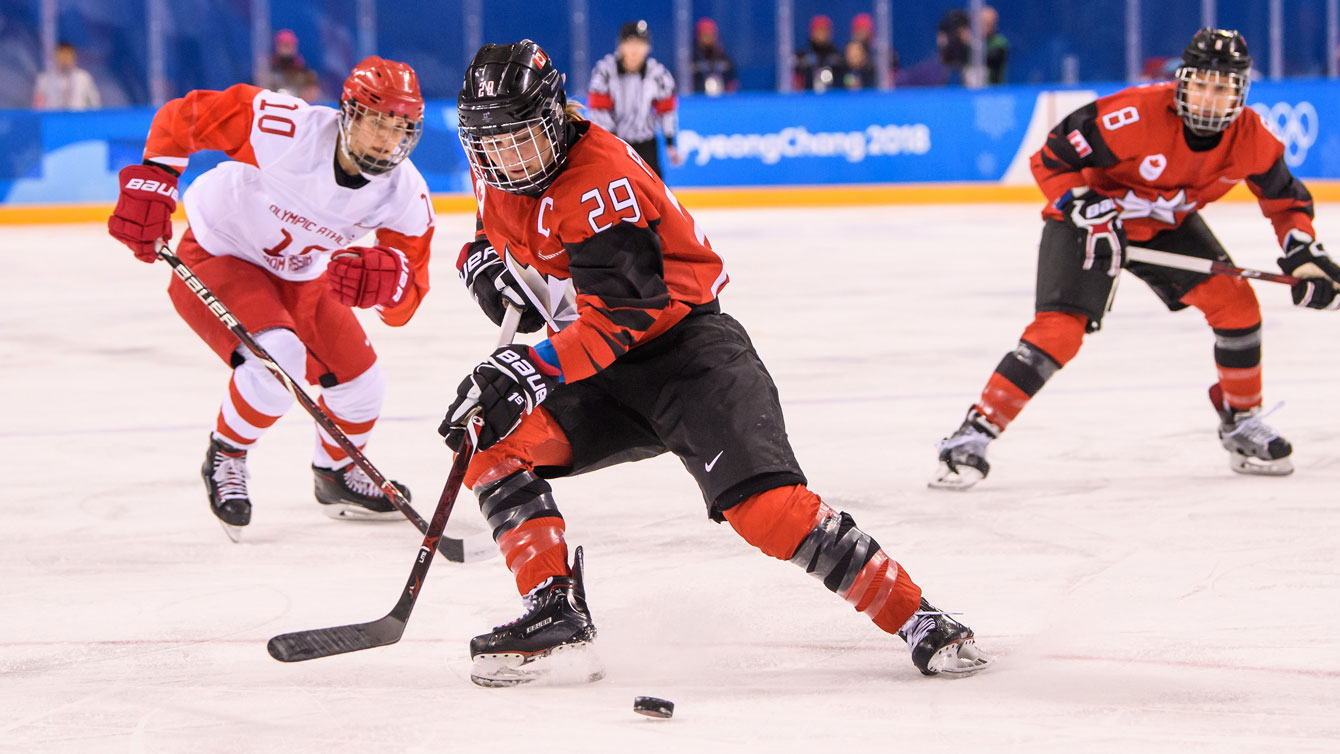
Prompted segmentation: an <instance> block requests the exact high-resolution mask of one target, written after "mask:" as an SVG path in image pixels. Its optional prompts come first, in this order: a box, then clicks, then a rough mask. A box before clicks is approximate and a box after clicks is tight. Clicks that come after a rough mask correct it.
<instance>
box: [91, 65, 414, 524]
mask: <svg viewBox="0 0 1340 754" xmlns="http://www.w3.org/2000/svg"><path fill="white" fill-rule="evenodd" d="M422 129H423V97H422V96H421V95H420V93H419V81H418V77H417V76H416V75H415V73H414V70H413V69H412V68H410V67H409V66H408V65H405V64H404V63H398V62H395V61H391V60H383V59H382V58H379V57H375V56H374V57H369V58H367V59H365V60H363V61H362V62H360V63H359V64H358V65H357V66H355V67H354V69H353V71H352V72H351V73H350V75H349V77H348V79H346V80H345V82H344V90H343V93H342V95H341V98H340V106H339V109H338V110H335V109H332V108H329V107H320V106H313V105H309V104H307V103H306V102H304V101H302V100H301V99H298V98H297V97H293V96H291V95H288V94H282V93H279V92H272V91H266V90H264V89H260V88H258V87H254V86H250V85H248V84H237V85H236V86H232V87H230V88H228V89H225V90H223V91H206V90H197V91H193V92H190V93H189V94H187V95H186V96H185V97H181V98H179V99H174V100H172V101H171V102H168V103H167V104H166V105H164V106H163V107H162V108H161V109H160V110H159V111H158V113H157V114H156V115H155V116H154V120H153V124H152V126H151V127H150V130H149V138H148V141H147V143H146V145H145V149H144V163H143V164H142V165H131V166H129V167H126V168H124V169H123V170H121V174H120V178H121V194H120V198H119V199H118V201H117V204H116V209H115V212H114V213H113V215H112V217H111V218H110V219H109V220H108V222H107V225H108V230H109V232H110V233H111V235H112V236H113V237H115V238H116V239H117V240H119V241H121V242H122V243H124V244H126V245H127V246H129V247H130V248H131V250H132V251H133V252H134V254H135V257H136V258H137V259H139V260H141V261H143V262H153V261H155V260H156V259H157V244H158V240H159V239H163V240H169V239H171V238H172V212H173V210H174V209H175V208H176V204H177V178H178V176H179V175H181V173H182V171H184V170H185V169H186V166H187V163H188V160H189V157H190V155H191V154H192V153H194V152H197V151H200V150H202V149H218V150H222V151H224V152H226V153H227V154H228V156H229V157H231V158H232V160H231V161H228V162H224V163H222V164H220V165H218V166H217V167H215V168H213V169H211V170H209V171H207V172H205V173H204V174H203V175H201V176H200V177H198V178H196V179H195V181H194V182H193V183H192V184H191V186H190V188H189V189H187V191H186V194H185V196H184V197H183V203H184V204H185V208H186V219H187V222H188V223H189V226H190V227H189V228H188V229H187V231H186V232H185V234H183V237H182V239H181V242H180V243H178V244H177V250H176V254H177V256H178V257H180V258H181V259H182V261H184V262H185V263H186V264H187V265H188V266H189V267H190V268H191V270H192V271H194V272H195V273H196V275H197V276H198V277H199V278H200V280H201V281H202V282H203V283H204V284H205V285H206V286H208V287H209V289H210V290H211V291H213V292H214V294H215V295H216V296H217V297H218V299H219V300H220V301H221V302H222V303H223V304H224V305H225V306H226V307H227V308H228V309H230V310H231V311H232V312H233V314H234V315H235V316H236V317H237V318H238V319H239V320H240V322H241V324H242V325H243V326H244V327H245V328H246V329H247V331H248V332H251V333H253V334H255V336H256V340H257V342H258V343H259V344H260V345H261V347H262V348H263V349H264V350H265V351H267V352H268V353H269V354H271V355H272V356H273V357H274V358H275V360H276V361H277V362H278V363H279V366H280V367H282V368H283V369H284V371H285V372H287V373H288V374H290V375H293V376H294V377H295V378H297V379H301V378H302V376H303V375H305V376H306V378H307V381H308V382H310V383H312V384H313V385H320V386H321V398H320V401H319V405H320V407H321V408H322V409H323V410H325V411H326V412H327V413H328V414H329V415H330V416H331V418H332V419H333V420H334V422H335V424H336V426H338V427H339V428H340V429H341V430H342V431H343V432H344V433H345V434H346V435H347V436H348V437H349V439H350V440H352V441H353V443H354V444H355V445H356V446H358V447H359V448H360V449H361V448H362V447H363V445H364V444H365V443H366V442H367V440H368V436H369V434H370V433H371V432H372V428H373V425H374V424H376V421H377V418H378V416H379V414H380V412H381V405H382V397H383V395H384V393H385V390H386V380H385V377H384V376H383V374H382V371H381V367H380V366H378V364H377V355H376V353H375V352H374V351H373V349H372V346H371V345H370V344H369V342H368V339H367V336H366V335H365V334H364V332H363V328H362V326H361V325H360V324H359V322H358V319H357V318H356V317H355V316H354V312H353V310H352V309H351V308H350V307H360V308H375V309H376V310H377V312H378V313H379V314H380V315H381V319H382V321H383V322H385V323H386V324H388V325H392V326H399V325H403V324H405V323H406V322H408V321H409V319H410V317H412V316H413V315H414V312H415V310H416V309H417V308H418V306H419V303H420V302H421V301H422V300H423V297H424V295H425V294H427V292H428V274H427V269H428V257H429V244H430V242H431V240H432V237H433V227H434V216H433V206H432V203H431V202H430V201H429V198H428V186H427V184H426V183H425V182H424V179H423V176H421V175H420V174H419V171H418V170H416V169H415V167H414V165H413V164H412V163H411V162H410V161H409V159H408V157H409V155H410V153H411V152H412V151H413V150H414V147H415V145H417V144H418V141H419V136H420V134H421V133H422ZM369 231H375V233H376V241H375V243H374V244H373V245H372V246H357V245H354V242H355V240H356V239H358V238H359V237H361V236H363V235H364V234H366V233H368V232H369ZM168 295H169V296H170V297H171V299H172V303H173V305H174V306H175V307H176V309H177V312H178V314H180V315H181V317H182V319H184V320H185V321H186V323H187V324H188V325H190V327H191V329H192V330H194V331H195V332H196V334H197V335H199V336H200V338H201V339H202V340H204V341H205V343H206V345H208V346H209V347H210V349H211V350H213V351H214V353H215V354H217V355H218V357H219V358H220V359H222V360H223V362H224V363H225V364H227V365H228V366H229V367H230V368H232V375H231V378H230V379H229V381H228V389H227V392H226V393H225V394H224V396H223V402H222V406H221V407H220V409H219V413H218V417H217V420H216V422H215V426H214V430H213V432H212V433H211V435H210V442H209V449H208V451H207V452H206V456H205V462H204V466H203V467H202V470H201V473H202V475H203V476H204V481H205V487H206V491H207V493H208V497H209V504H210V509H211V510H212V511H213V512H214V515H215V516H217V517H218V518H219V520H220V521H221V522H222V523H223V525H224V528H225V530H227V531H228V533H229V535H230V536H232V537H234V538H236V537H237V536H239V535H240V532H241V528H240V527H243V526H246V525H247V524H249V523H250V521H251V508H252V506H251V496H250V493H249V491H248V485H247V479H248V477H249V473H248V471H247V466H246V458H247V452H248V451H249V450H250V449H251V447H252V446H253V445H254V444H255V443H256V442H257V440H259V439H260V437H261V435H262V434H264V432H265V431H266V429H268V428H269V427H270V426H271V425H272V424H274V423H275V422H276V421H278V419H279V417H280V416H282V415H283V414H284V412H286V411H287V410H288V408H289V407H290V406H291V405H292V404H293V400H294V399H293V396H292V395H290V394H289V393H288V391H287V390H286V389H285V387H284V385H283V384H282V383H281V382H280V381H279V380H278V379H276V377H275V376H274V375H272V374H271V373H270V372H269V371H268V370H267V369H266V368H265V366H264V365H263V364H262V363H261V362H260V360H259V359H258V358H257V357H256V356H255V355H254V354H252V353H251V352H250V351H249V350H248V349H246V348H244V347H242V346H241V345H240V344H239V342H238V339H237V336H236V335H234V334H233V333H232V332H231V331H230V330H228V329H227V328H226V327H224V325H223V324H222V323H221V322H219V321H218V319H216V318H215V316H214V315H213V314H212V313H210V312H209V311H208V310H207V309H206V308H205V306H204V305H203V304H202V303H201V302H200V300H199V299H197V298H196V296H195V294H194V293H193V292H192V291H191V290H190V289H189V288H188V287H187V286H186V285H185V284H184V283H183V282H182V281H181V280H180V279H179V278H177V277H173V279H172V282H171V283H170V284H169V286H168ZM312 472H313V475H314V478H315V482H314V485H315V487H314V489H315V494H316V499H317V502H319V503H321V504H322V506H323V510H324V511H325V512H326V513H327V515H330V516H331V517H333V518H341V519H354V518H361V519H381V518H388V517H389V518H395V517H396V515H395V514H396V508H395V507H394V505H393V504H392V503H391V501H390V500H388V499H387V497H386V494H385V493H384V492H383V491H382V490H381V489H380V488H378V487H377V486H376V485H375V484H373V483H372V480H371V479H369V478H368V476H367V475H366V474H365V473H364V472H363V470H362V469H360V468H358V466H357V465H355V464H353V463H351V462H350V459H349V457H348V455H346V454H345V452H344V451H343V450H342V449H341V448H340V447H339V446H338V445H337V444H336V443H335V442H334V440H333V439H332V438H331V437H330V436H328V435H327V434H326V433H325V431H324V430H322V429H321V428H320V427H318V428H317V438H316V444H315V450H314V452H313V459H312ZM398 486H400V485H398ZM401 489H403V486H401ZM406 494H407V496H408V493H406Z"/></svg>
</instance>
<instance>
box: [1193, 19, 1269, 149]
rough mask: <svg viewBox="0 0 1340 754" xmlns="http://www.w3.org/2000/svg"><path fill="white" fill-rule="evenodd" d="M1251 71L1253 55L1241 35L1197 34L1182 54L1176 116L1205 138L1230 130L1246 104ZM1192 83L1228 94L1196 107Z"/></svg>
mask: <svg viewBox="0 0 1340 754" xmlns="http://www.w3.org/2000/svg"><path fill="white" fill-rule="evenodd" d="M1251 70H1252V56H1251V55H1250V54H1249V53H1248V52H1247V40H1246V39H1243V37H1242V35H1241V34H1239V33H1238V32H1236V31H1232V30H1229V29H1212V28H1210V27H1206V28H1204V29H1201V30H1200V31H1198V32H1196V34H1195V36H1193V37H1192V38H1191V43H1190V44H1188V45H1187V46H1186V49H1185V50H1183V51H1182V65H1181V66H1179V67H1178V69H1177V74H1176V79H1177V89H1176V95H1175V100H1176V102H1177V114H1178V115H1179V116H1180V117H1181V118H1182V121H1183V122H1184V123H1186V126H1187V128H1189V129H1190V130H1191V131H1192V132H1194V133H1198V134H1202V135H1207V134H1213V133H1218V132H1220V131H1223V130H1224V129H1225V128H1228V124H1230V123H1232V122H1233V119H1234V118H1236V117H1238V114H1239V113H1241V112H1242V108H1243V105H1244V104H1245V103H1246V101H1247V89H1248V87H1250V86H1251ZM1193 81H1196V82H1199V83H1200V84H1201V85H1202V86H1210V87H1216V88H1220V89H1224V88H1226V89H1228V93H1227V94H1225V95H1222V101H1216V102H1214V103H1213V104H1206V103H1204V102H1202V103H1201V105H1200V106H1195V105H1196V103H1193V102H1192V101H1191V99H1192V98H1191V96H1190V94H1189V92H1188V85H1189V84H1191V83H1192V82H1193Z"/></svg>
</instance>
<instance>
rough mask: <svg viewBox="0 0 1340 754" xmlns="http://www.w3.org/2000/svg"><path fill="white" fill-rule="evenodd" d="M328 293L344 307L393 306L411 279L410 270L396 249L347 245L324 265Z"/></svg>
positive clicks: (400, 298) (403, 294)
mask: <svg viewBox="0 0 1340 754" xmlns="http://www.w3.org/2000/svg"><path fill="white" fill-rule="evenodd" d="M326 282H327V283H329V284H330V295H331V296H332V297H334V298H335V300H337V301H339V302H340V303H341V304H344V305H345V306H356V307H358V308H360V309H366V308H368V307H369V306H395V305H396V304H398V303H400V302H401V301H403V300H404V298H405V291H407V290H409V287H410V285H411V284H413V282H414V270H413V269H412V268H411V267H410V266H409V260H407V259H405V255H404V253H402V252H401V251H400V250H399V249H393V248H391V247H389V246H372V247H367V246H350V247H349V248H347V249H341V250H340V251H337V252H335V255H334V256H333V257H331V258H330V266H329V267H327V268H326Z"/></svg>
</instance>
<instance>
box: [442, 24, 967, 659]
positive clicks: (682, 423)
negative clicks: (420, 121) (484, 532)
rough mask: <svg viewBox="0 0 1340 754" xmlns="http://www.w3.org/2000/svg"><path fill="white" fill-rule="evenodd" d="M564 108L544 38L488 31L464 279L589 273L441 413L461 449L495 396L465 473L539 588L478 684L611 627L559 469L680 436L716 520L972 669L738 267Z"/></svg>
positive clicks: (963, 638) (478, 289) (519, 569)
mask: <svg viewBox="0 0 1340 754" xmlns="http://www.w3.org/2000/svg"><path fill="white" fill-rule="evenodd" d="M566 103H567V99H566V95H565V93H564V91H563V84H562V76H560V75H559V73H558V71H557V70H556V69H555V68H554V65H553V63H552V61H550V60H549V59H548V57H547V55H546V54H545V53H544V51H543V50H541V49H540V48H539V47H538V46H537V45H535V43H533V42H531V41H529V40H525V41H522V42H519V43H516V44H506V45H485V46H484V47H483V48H481V49H480V50H479V52H478V53H477V54H476V55H475V57H474V60H473V61H472V62H471V64H470V66H469V68H468V70H467V72H466V76H465V83H464V87H463V88H462V90H461V94H460V98H459V107H458V111H459V115H460V134H461V141H462V143H463V144H464V146H465V151H466V154H467V155H468V156H469V159H470V163H471V167H472V170H473V171H474V176H475V185H476V196H477V199H478V206H479V216H478V232H477V233H476V236H475V240H474V241H473V242H471V243H469V244H467V245H466V247H465V248H463V249H462V252H461V261H460V264H459V267H460V268H461V270H462V275H463V277H464V279H465V281H466V283H467V285H468V286H470V288H471V290H472V292H473V294H474V296H475V297H476V299H477V300H478V301H479V302H480V304H481V306H482V307H483V308H484V309H485V311H486V312H488V313H489V314H490V317H491V318H493V319H494V320H495V321H498V320H500V319H501V312H502V308H503V307H502V298H504V297H506V298H511V299H513V300H515V299H518V298H519V297H520V296H522V295H525V292H524V291H521V292H518V288H521V287H522V286H520V285H519V284H517V283H516V280H517V279H518V278H519V279H521V280H530V279H539V278H543V279H544V282H545V287H546V288H555V287H561V286H562V285H564V284H566V283H569V282H570V284H571V286H572V288H573V289H574V290H575V300H574V303H575V306H574V307H573V310H572V311H560V312H552V311H551V312H547V314H549V315H550V316H549V317H548V319H550V320H551V329H550V333H549V334H550V337H549V338H548V339H547V340H544V341H541V342H540V343H539V344H537V345H535V346H523V345H513V346H507V347H503V348H499V349H498V350H496V351H495V352H494V353H493V354H492V355H491V356H490V357H489V358H487V359H485V360H484V361H483V363H481V364H479V365H478V366H477V367H476V368H475V369H474V370H473V371H472V373H471V374H470V375H469V376H468V377H467V378H466V379H465V380H464V381H463V382H462V383H461V385H460V388H459V391H458V395H457V397H456V400H455V402H454V403H453V404H452V406H451V408H450V409H449V410H448V414H447V418H446V420H445V421H444V422H443V425H442V428H441V431H442V432H443V434H444V435H446V436H447V439H448V443H449V444H451V445H452V446H453V447H456V448H458V449H459V448H460V447H461V443H462V442H463V440H464V432H463V430H461V429H460V426H461V424H462V422H463V421H464V419H465V417H466V415H467V414H468V413H469V412H470V411H471V410H473V409H475V408H478V409H480V411H481V415H482V417H483V421H484V424H483V427H482V428H481V429H478V430H477V435H476V437H475V438H474V439H475V440H476V441H477V446H478V448H479V452H478V454H477V455H476V456H475V457H474V459H473V461H472V462H471V464H470V467H469V471H468V473H467V475H466V485H467V486H469V487H471V488H472V489H473V490H474V492H475V494H476V495H477V496H478V499H479V505H480V508H481V510H482V511H483V514H484V517H485V518H486V519H487V520H488V522H489V523H490V525H491V526H492V527H493V535H494V538H495V539H496V540H497V543H498V546H499V549H500V550H501V551H502V553H503V555H504V557H505V558H506V562H507V565H508V567H509V568H510V569H511V571H512V572H513V574H514V575H515V577H516V585H517V588H518V591H519V592H520V593H521V594H522V595H525V604H526V612H525V614H524V615H523V616H522V617H520V618H518V619H517V620H515V621H513V622H511V623H508V624H507V625H504V626H500V627H498V628H496V629H495V630H494V631H492V632H491V633H486V634H483V635H481V636H477V637H475V638H474V639H473V640H472V641H471V643H470V653H471V656H472V658H473V659H474V661H475V667H474V669H473V671H472V677H473V678H474V680H475V682H476V683H479V684H481V685H511V684H514V683H521V682H525V681H527V680H530V679H532V678H533V677H534V675H535V673H536V672H537V669H538V668H542V667H543V665H544V663H538V664H536V663H535V661H536V660H541V659H542V658H545V657H547V656H549V655H551V654H552V653H553V652H555V651H559V650H569V649H573V648H575V647H582V646H584V645H585V644H586V643H588V642H590V641H591V640H592V639H593V638H594V637H595V627H594V625H593V624H592V622H591V615H590V612H589V611H588V610H587V607H586V599H585V594H584V591H583V585H582V556H581V548H577V550H576V551H575V553H574V556H573V562H572V566H571V567H569V565H568V547H567V543H566V541H565V539H564V522H563V517H562V515H561V514H560V513H559V510H558V507H557V505H556V504H555V502H554V497H553V495H552V493H551V489H550V486H549V483H548V482H547V481H545V480H546V479H548V478H553V477H561V476H567V475H573V474H580V473H583V472H587V471H593V470H596V469H599V468H603V467H605V466H609V465H612V464H615V463H620V462H624V461H634V460H639V459H644V458H650V457H652V456H655V455H659V454H661V453H665V452H667V451H669V452H672V453H674V454H675V455H677V456H679V458H680V459H681V460H682V461H683V463H684V465H685V467H686V468H687V469H688V470H689V473H690V474H692V475H693V477H694V479H695V481H697V483H698V486H699V488H700V489H701V490H702V493H703V499H704V501H705V503H706V505H707V512H708V515H709V516H711V517H712V518H713V519H714V520H716V521H718V522H721V521H726V522H729V523H730V525H731V526H732V527H733V528H734V529H735V530H736V531H737V532H738V533H739V534H740V535H741V536H742V537H744V538H745V539H746V540H748V541H749V542H750V543H752V544H754V545H755V546H757V547H758V548H759V549H761V550H762V551H763V552H765V553H767V554H768V555H771V556H773V557H776V558H781V559H789V560H791V561H792V562H794V563H796V564H797V565H799V566H800V567H801V568H803V569H805V571H806V572H807V573H809V574H811V575H813V576H814V577H816V578H818V579H820V580H822V581H823V583H824V585H825V586H827V587H828V588H829V589H831V590H832V591H834V592H836V593H837V594H838V595H840V596H841V597H843V598H844V599H846V600H847V601H848V602H850V603H851V604H852V605H853V606H854V607H855V608H856V609H857V610H858V611H861V612H864V613H865V614H867V615H868V616H870V618H871V619H873V621H874V622H875V624H876V625H878V626H879V627H880V628H882V629H883V630H885V631H887V632H889V633H891V634H893V633H896V634H899V635H900V636H902V637H903V638H904V639H906V641H907V643H908V645H909V647H910V649H911V655H912V660H913V662H914V663H915V664H916V666H917V667H918V668H919V669H920V670H921V672H923V673H925V674H927V675H934V674H936V673H948V674H963V673H970V672H973V671H975V670H977V669H978V668H979V667H980V666H982V665H983V664H985V662H986V660H985V658H983V657H982V656H981V655H980V653H979V652H978V650H977V648H976V647H975V645H974V639H973V633H972V631H971V630H970V629H968V628H967V627H966V626H963V625H962V624H960V623H958V622H957V621H955V620H953V619H952V618H950V617H948V616H947V615H945V614H943V613H941V612H939V611H937V610H936V609H935V608H933V607H931V606H930V605H929V604H928V603H927V602H926V601H925V600H923V599H922V597H921V589H920V588H919V587H917V585H916V584H914V583H913V582H912V581H911V579H910V578H909V577H908V575H907V573H906V572H905V571H904V570H903V569H902V567H901V566H899V564H898V563H897V562H896V561H895V560H894V559H893V558H892V557H891V556H890V555H888V554H887V553H886V552H885V551H884V550H882V549H881V548H880V546H879V545H878V544H877V543H876V542H875V540H874V539H872V538H871V537H870V535H869V534H866V533H865V532H864V531H862V530H861V529H859V528H857V526H856V523H855V521H853V520H852V517H851V516H850V515H848V514H846V513H842V512H838V511H835V510H833V509H832V508H830V507H828V506H827V505H826V504H825V503H824V502H823V501H822V500H821V499H820V498H819V496H818V495H816V494H815V493H813V492H811V491H810V490H809V488H808V487H807V486H806V481H805V476H804V474H802V473H801V470H800V467H799V465H798V464H797V462H796V459H795V457H794V455H793V454H792V451H791V446H790V443H789V442H788V440H787V437H786V431H785V427H784V425H783V420H782V412H781V407H780V404H779V400H778V396H777V390H776V388H775V386H774V385H773V382H772V378H771V377H770V376H769V375H768V372H767V370H766V369H765V368H764V366H763V364H762V362H761V361H760V360H759V358H758V355H757V354H756V353H755V352H754V348H753V346H752V344H751V343H750V340H749V337H748V335H747V334H746V333H745V331H744V328H743V327H741V326H740V324H739V323H738V322H736V321H735V320H734V319H732V318H731V317H730V316H728V315H726V314H724V313H722V311H721V307H720V305H719V304H718V302H717V295H718V293H719V292H720V290H721V288H722V287H723V286H724V285H725V284H726V282H727V277H726V273H725V270H724V268H723V263H722V260H721V257H720V256H718V255H717V254H716V252H714V251H713V250H712V246H711V244H710V243H708V241H707V238H706V237H705V236H704V235H703V233H702V231H701V230H700V229H699V228H698V226H697V225H696V223H695V222H694V220H693V217H692V216H690V215H689V213H688V212H687V211H686V210H685V209H684V207H682V206H681V205H680V204H679V202H678V201H677V200H676V199H675V196H674V195H673V194H672V193H671V192H670V191H669V190H668V189H667V188H666V187H665V184H663V183H662V182H661V181H660V179H658V178H657V177H656V175H655V173H654V172H653V171H651V170H650V169H648V168H647V166H646V164H645V163H644V162H643V161H642V160H641V159H640V158H639V157H638V156H637V153H636V152H635V151H634V150H633V149H632V147H630V146H628V145H627V144H625V143H624V142H622V141H620V140H619V139H618V138H616V137H614V136H613V135H611V134H610V133H609V132H608V131H605V130H603V129H601V128H599V127H598V126H595V125H592V124H591V123H589V122H586V121H584V120H582V119H581V118H580V116H579V115H577V110H576V108H575V107H568V106H567V104H566ZM499 254H501V255H502V256H503V258H504V259H503V261H500V260H499ZM509 254H510V256H511V257H514V260H515V263H514V264H515V266H511V265H509V262H508V261H507V258H508V255H509ZM527 268H529V269H527ZM553 298H554V300H555V301H556V302H557V303H558V304H559V305H561V304H562V303H563V301H564V300H565V299H564V298H563V297H561V296H554V297H553ZM533 300H536V302H537V304H538V303H540V302H539V301H538V297H536V298H535V299H533ZM556 308H557V307H556ZM555 314H557V315H558V316H553V315H555ZM532 324H534V325H536V326H538V323H537V322H533V323H532ZM523 329H524V328H523Z"/></svg>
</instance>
